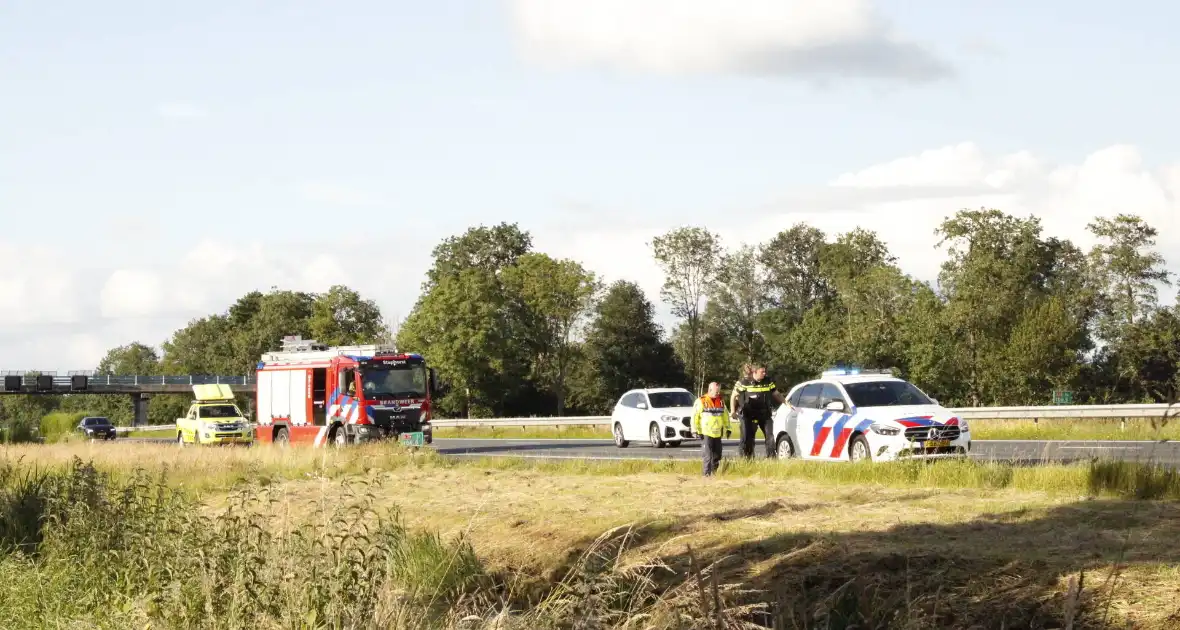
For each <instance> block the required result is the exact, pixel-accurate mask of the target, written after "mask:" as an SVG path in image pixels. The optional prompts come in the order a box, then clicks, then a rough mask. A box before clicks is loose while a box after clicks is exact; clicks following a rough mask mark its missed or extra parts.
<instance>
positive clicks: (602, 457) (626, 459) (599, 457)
mask: <svg viewBox="0 0 1180 630" xmlns="http://www.w3.org/2000/svg"><path fill="white" fill-rule="evenodd" d="M443 455H462V456H466V457H519V458H521V459H597V460H611V461H618V462H635V461H656V462H661V461H665V460H667V461H670V462H693V461H696V459H694V458H691V457H686V458H684V459H680V458H677V457H659V458H656V457H610V456H606V455H517V454H515V453H443Z"/></svg>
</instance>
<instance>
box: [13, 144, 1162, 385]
mask: <svg viewBox="0 0 1180 630" xmlns="http://www.w3.org/2000/svg"><path fill="white" fill-rule="evenodd" d="M789 192H791V194H790V195H789V196H788V198H787V199H786V200H782V201H778V202H776V204H775V205H773V206H768V207H765V208H760V209H756V210H747V211H745V212H737V211H727V212H725V213H723V214H724V220H718V219H717V217H718V216H719V215H718V212H717V211H716V210H715V209H714V210H713V211H710V212H708V213H707V214H702V215H700V216H699V217H693V216H686V217H685V218H684V222H685V223H690V224H697V225H708V226H710V227H712V228H713V229H715V230H717V231H718V232H720V234H721V236H722V237H723V241H724V244H725V245H726V246H728V247H734V246H737V245H739V244H741V243H742V240H743V239H749V238H751V234H757V235H758V236H759V238H760V240H765V239H767V238H769V237H770V236H771V235H773V234H774V233H775V232H777V231H779V230H782V229H785V228H788V227H790V226H791V225H793V224H794V223H797V222H807V223H809V224H811V225H814V226H816V227H818V228H820V229H822V230H824V231H825V232H827V233H829V234H830V235H834V234H836V233H839V232H844V231H848V230H851V229H853V228H855V227H858V226H859V227H863V228H866V229H870V230H874V231H876V232H877V233H878V234H880V235H881V237H882V238H883V239H884V240H885V241H886V242H887V243H888V244H889V245H890V247H891V249H892V251H893V253H894V254H895V255H896V256H897V257H898V259H899V261H898V262H899V264H900V265H901V266H902V268H903V269H904V270H905V271H907V272H908V273H910V274H913V275H914V276H916V277H918V278H920V279H923V280H927V281H933V280H934V279H935V278H936V277H937V274H938V268H939V265H940V264H941V262H942V261H943V260H944V258H945V255H944V253H943V252H942V251H940V250H938V249H937V248H936V247H935V243H936V242H937V237H936V236H935V234H934V230H935V228H936V227H937V226H938V225H939V223H940V222H941V221H942V220H943V219H944V218H946V217H947V216H949V215H951V214H953V213H954V212H956V211H957V210H959V209H961V208H978V207H981V206H986V207H995V208H999V209H1001V210H1003V211H1005V212H1008V213H1010V214H1013V215H1017V216H1027V215H1029V214H1033V215H1035V216H1037V217H1040V218H1041V220H1042V222H1043V225H1044V228H1045V232H1046V234H1048V235H1054V236H1059V237H1064V238H1069V239H1071V240H1073V241H1074V242H1075V243H1077V244H1078V245H1079V246H1082V247H1089V246H1090V245H1091V244H1092V243H1093V240H1092V238H1091V237H1090V235H1089V234H1088V232H1087V231H1086V228H1085V226H1086V224H1087V223H1088V222H1089V221H1091V220H1092V219H1093V218H1094V217H1097V216H1110V215H1112V214H1114V213H1117V212H1131V213H1135V214H1139V215H1140V216H1142V217H1144V219H1146V220H1147V221H1148V222H1149V223H1150V224H1152V225H1153V226H1155V227H1156V228H1157V229H1158V230H1159V231H1160V237H1159V243H1158V248H1159V251H1160V252H1161V253H1163V254H1164V256H1165V257H1166V258H1167V259H1168V263H1169V265H1170V266H1171V268H1172V269H1173V270H1177V271H1180V256H1178V255H1176V254H1175V252H1177V251H1178V250H1180V225H1178V221H1177V216H1178V215H1177V210H1180V204H1178V199H1180V164H1171V165H1170V164H1165V165H1162V166H1159V165H1151V164H1145V163H1144V161H1143V158H1142V156H1141V155H1140V153H1139V152H1138V150H1136V149H1135V147H1132V146H1113V147H1107V148H1104V149H1101V150H1098V151H1095V152H1093V153H1092V154H1090V155H1088V156H1085V157H1084V158H1083V159H1081V160H1078V161H1076V162H1075V163H1072V164H1052V163H1051V162H1050V161H1048V160H1045V159H1044V158H1041V157H1039V156H1038V155H1036V154H1035V153H1032V152H1029V151H1020V152H1015V153H1009V154H999V155H996V154H992V153H989V152H988V151H985V150H984V149H983V148H981V147H979V146H976V145H974V144H972V143H960V144H954V145H950V146H946V147H941V148H935V149H931V150H929V151H923V152H919V153H917V154H914V155H911V156H903V157H900V158H898V159H895V160H890V161H888V162H885V163H882V164H878V165H869V166H867V167H865V168H862V169H858V170H854V171H850V172H848V173H844V174H838V175H836V176H835V177H833V178H831V180H830V181H829V182H828V183H827V185H823V186H818V187H813V188H811V189H808V190H805V191H802V192H799V191H789ZM801 207H802V208H808V210H807V211H806V212H799V211H793V209H795V208H801ZM783 208H790V209H792V211H784V210H783ZM623 210H627V209H623ZM607 214H608V213H607V212H606V211H605V210H604V209H602V208H582V209H575V208H572V207H567V208H566V210H565V211H563V212H562V214H561V217H560V218H559V219H558V220H557V221H556V222H555V223H553V224H550V225H528V224H523V225H522V226H521V227H522V228H524V229H526V230H529V231H530V232H531V233H532V234H533V236H534V244H535V247H536V249H537V250H539V251H544V252H546V253H549V254H550V255H553V256H557V257H568V258H574V259H576V260H579V261H581V262H582V263H583V264H584V265H585V266H586V267H588V268H589V269H591V270H593V271H595V272H597V273H598V274H600V275H601V276H602V277H603V279H604V280H606V281H608V282H609V281H613V280H618V279H626V280H632V281H635V282H637V283H638V284H639V285H640V286H641V287H642V288H643V289H644V290H645V291H647V293H648V296H649V298H650V299H651V300H652V301H653V302H655V303H656V304H660V297H659V289H660V285H661V284H662V281H663V278H662V277H661V274H660V271H659V268H658V267H657V266H656V264H655V262H654V261H653V260H652V258H651V249H650V246H649V243H650V241H651V239H652V237H654V236H657V235H659V234H662V233H664V232H666V231H668V230H669V229H671V228H672V227H675V226H672V225H667V224H663V223H659V222H657V221H655V220H650V219H648V218H647V217H646V215H645V214H644V213H643V212H641V211H638V210H631V211H626V212H625V216H622V217H617V216H612V217H607V218H605V219H604V217H606V215H607ZM735 218H737V219H740V225H741V227H740V229H738V228H730V227H729V226H730V225H735V224H736V223H737V222H735V221H734V220H733V219H735ZM751 226H753V227H751ZM442 231H445V232H447V233H450V232H453V231H455V230H454V228H453V226H452V227H449V228H445V229H443V230H442ZM444 235H445V234H443V233H438V234H430V235H427V234H423V235H422V236H423V237H422V238H421V239H412V240H411V241H409V242H402V241H399V242H398V243H397V244H396V246H394V247H391V248H389V249H386V250H382V249H380V248H377V249H376V250H372V251H370V249H369V247H368V246H367V245H365V244H364V243H360V242H356V241H355V239H344V240H342V241H331V240H325V241H317V242H308V243H280V242H265V243H264V242H249V243H232V242H228V241H225V240H218V239H216V238H210V239H208V240H204V241H200V242H198V243H196V244H195V245H194V246H193V247H192V248H191V249H190V250H188V251H178V252H176V254H175V256H174V257H173V258H171V259H170V260H168V261H163V262H161V263H160V264H154V265H140V266H126V267H123V268H121V269H115V270H105V271H104V270H95V269H91V268H89V267H87V265H88V264H89V265H92V264H93V262H92V261H89V260H88V259H87V256H90V255H91V254H90V253H88V252H77V251H69V252H66V251H57V250H53V249H49V248H45V247H39V248H38V247H28V246H17V245H13V244H9V245H5V244H2V243H0V269H5V270H6V273H3V274H0V359H2V361H0V362H2V363H3V364H4V365H0V368H5V369H21V368H24V369H38V368H40V369H54V370H68V369H79V368H92V367H94V366H95V365H96V364H97V362H98V360H99V359H100V358H101V357H102V355H103V353H104V352H105V351H106V349H108V348H110V347H114V346H117V345H122V344H125V343H129V342H131V341H141V342H144V343H148V344H158V343H159V342H161V341H163V340H164V339H166V338H167V337H168V336H169V335H170V334H171V332H172V331H174V330H175V329H177V328H179V327H181V326H183V325H185V323H186V322H187V321H188V320H189V319H191V318H193V317H199V316H203V315H207V314H209V313H215V312H221V311H223V310H225V309H226V308H227V307H228V305H229V304H231V303H232V302H233V301H234V300H236V299H237V298H239V297H240V296H241V295H243V294H244V293H246V292H248V291H251V290H262V291H266V290H268V289H269V288H270V287H271V286H278V287H280V288H283V289H295V290H306V291H325V290H327V289H328V287H329V286H331V285H332V284H336V283H342V284H347V285H349V286H352V287H353V288H355V289H357V290H359V291H360V292H361V293H362V294H364V295H365V296H367V297H370V298H372V299H374V300H376V301H377V303H378V305H379V306H380V307H381V308H382V310H383V311H384V312H385V313H387V314H388V315H391V316H392V315H394V314H401V315H405V314H406V313H408V312H409V310H410V308H411V307H412V306H413V303H414V301H415V300H416V299H417V296H418V289H419V286H420V283H421V281H422V277H423V274H424V273H425V271H426V268H427V266H428V265H429V264H430V248H431V247H432V246H433V245H434V243H435V242H436V241H437V239H438V238H441V237H442V236H444ZM325 238H326V237H325ZM358 247H360V249H357V248H358ZM358 252H364V254H363V255H359V254H358ZM67 253H68V254H70V255H71V256H72V258H67V257H66V254H67ZM92 275H93V276H95V277H94V278H91V277H90V276H92ZM1165 299H1166V298H1165ZM660 311H661V312H663V313H665V317H664V318H663V319H664V323H668V320H667V317H666V308H663V307H661V309H660Z"/></svg>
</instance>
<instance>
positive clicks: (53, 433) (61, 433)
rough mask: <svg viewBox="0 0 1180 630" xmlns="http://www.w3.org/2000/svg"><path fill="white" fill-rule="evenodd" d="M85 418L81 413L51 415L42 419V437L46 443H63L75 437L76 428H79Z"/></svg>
mask: <svg viewBox="0 0 1180 630" xmlns="http://www.w3.org/2000/svg"><path fill="white" fill-rule="evenodd" d="M84 417H85V415H84V414H81V413H65V412H56V413H51V414H49V415H47V416H45V417H43V418H41V436H42V437H44V438H45V441H46V442H61V441H62V440H64V439H66V438H67V437H68V436H72V435H75V433H74V427H76V426H78V423H79V422H81V421H82V418H84Z"/></svg>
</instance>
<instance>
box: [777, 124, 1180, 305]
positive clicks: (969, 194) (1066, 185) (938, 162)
mask: <svg viewBox="0 0 1180 630" xmlns="http://www.w3.org/2000/svg"><path fill="white" fill-rule="evenodd" d="M830 185H831V186H833V187H837V188H841V189H852V190H857V191H859V193H860V198H859V199H857V200H856V201H855V203H850V204H849V205H847V206H845V207H842V208H831V209H827V210H826V211H821V212H815V213H809V214H805V213H788V214H778V215H775V216H772V217H768V218H767V219H766V223H767V229H769V230H775V229H781V228H782V227H786V226H789V225H790V224H792V223H795V222H797V221H801V220H805V221H807V222H809V223H812V224H814V225H816V226H817V227H820V228H822V229H825V230H828V231H831V232H838V231H846V230H848V229H851V228H853V227H856V226H860V227H864V228H866V229H872V230H875V231H877V232H878V233H879V234H880V235H881V236H882V238H883V239H884V240H886V241H887V242H888V243H889V244H890V246H891V247H892V249H893V251H894V254H895V255H897V256H898V258H899V262H900V264H901V265H902V267H903V268H905V269H906V270H907V271H909V272H910V273H913V274H914V275H915V276H917V277H919V278H921V279H923V280H927V281H933V280H934V279H935V278H936V277H937V274H938V268H939V265H940V264H941V263H942V261H943V260H944V259H945V255H944V253H943V252H942V251H941V250H939V249H937V247H936V243H937V242H938V238H937V237H936V236H935V234H934V230H935V228H937V227H938V225H939V224H940V223H941V222H942V220H943V219H944V218H946V217H948V216H950V215H951V214H953V213H955V212H956V211H958V210H960V209H963V208H980V207H992V208H997V209H1000V210H1002V211H1004V212H1007V213H1008V214H1012V215H1015V216H1028V215H1033V216H1036V217H1038V218H1040V220H1041V223H1042V226H1043V228H1044V231H1045V233H1046V234H1047V235H1052V236H1057V237H1061V238H1068V239H1070V240H1072V241H1073V242H1074V243H1075V244H1077V245H1079V246H1082V247H1086V248H1088V247H1090V246H1091V245H1093V243H1094V239H1093V237H1092V235H1091V234H1090V233H1089V232H1088V231H1087V229H1086V225H1087V224H1088V223H1089V222H1090V221H1091V220H1093V219H1094V218H1096V217H1099V216H1111V215H1113V214H1116V213H1119V212H1128V213H1132V214H1137V215H1139V216H1141V217H1143V218H1144V219H1145V220H1146V221H1147V222H1148V223H1150V224H1151V225H1152V226H1154V227H1155V228H1156V229H1158V230H1159V232H1160V236H1159V239H1158V242H1157V247H1158V249H1159V251H1160V252H1161V253H1163V254H1164V256H1165V257H1166V258H1168V259H1169V260H1168V263H1169V265H1170V266H1172V268H1173V269H1178V268H1180V256H1176V255H1174V254H1173V253H1172V252H1175V251H1176V248H1177V246H1180V225H1177V220H1176V216H1177V211H1178V210H1180V203H1178V200H1180V165H1164V166H1161V167H1156V168H1152V167H1149V166H1146V165H1144V164H1143V160H1142V157H1141V155H1140V153H1139V151H1138V150H1137V149H1136V148H1135V147H1132V146H1121V145H1120V146H1112V147H1107V148H1104V149H1100V150H1098V151H1095V152H1094V153H1092V154H1090V155H1089V156H1087V157H1086V158H1085V159H1084V160H1083V161H1082V162H1081V163H1080V164H1065V165H1052V164H1050V163H1049V162H1047V161H1046V160H1044V159H1042V158H1039V157H1038V156H1036V155H1035V154H1033V153H1031V152H1029V151H1021V152H1017V153H1012V154H1007V155H998V156H995V155H989V154H987V153H986V152H985V151H983V150H982V149H981V148H980V147H978V146H976V145H975V144H973V143H960V144H956V145H951V146H947V147H942V148H938V149H932V150H929V151H924V152H921V153H919V154H917V155H913V156H907V157H902V158H899V159H896V160H893V161H890V162H886V163H884V164H878V165H874V166H869V167H867V168H865V169H862V170H859V171H855V172H850V173H845V174H843V175H840V176H838V177H836V178H834V179H833V180H832V181H831V182H830ZM911 190H914V191H919V193H920V192H921V191H931V190H933V191H937V190H944V193H942V194H938V193H933V194H912V195H909V196H908V197H907V192H909V191H911ZM874 196H878V198H877V199H874V198H873V197H874Z"/></svg>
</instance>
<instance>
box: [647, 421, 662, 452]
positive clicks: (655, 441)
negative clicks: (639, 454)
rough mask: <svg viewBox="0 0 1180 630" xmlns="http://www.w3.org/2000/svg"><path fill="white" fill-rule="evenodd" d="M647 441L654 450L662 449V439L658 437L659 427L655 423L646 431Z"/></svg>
mask: <svg viewBox="0 0 1180 630" xmlns="http://www.w3.org/2000/svg"><path fill="white" fill-rule="evenodd" d="M647 439H648V441H649V442H651V445H652V447H654V448H664V438H662V437H660V427H659V425H657V424H656V423H654V422H653V423H651V429H650V430H649V431H648V437H647Z"/></svg>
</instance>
